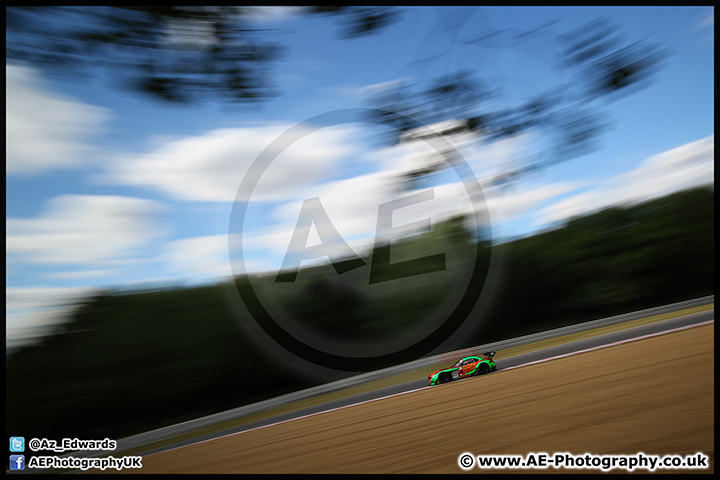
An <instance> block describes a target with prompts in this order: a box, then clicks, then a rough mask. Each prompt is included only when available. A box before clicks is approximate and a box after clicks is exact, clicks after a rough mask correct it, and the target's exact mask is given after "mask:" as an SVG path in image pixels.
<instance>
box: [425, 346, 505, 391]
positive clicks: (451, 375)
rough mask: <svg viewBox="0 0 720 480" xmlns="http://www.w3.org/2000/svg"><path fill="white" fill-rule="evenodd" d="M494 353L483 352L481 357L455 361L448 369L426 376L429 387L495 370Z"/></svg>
mask: <svg viewBox="0 0 720 480" xmlns="http://www.w3.org/2000/svg"><path fill="white" fill-rule="evenodd" d="M494 356H495V352H485V353H483V354H482V357H465V358H462V359H460V360H458V361H457V363H455V365H453V366H452V367H450V368H445V369H443V370H438V371H437V372H434V373H431V374H430V375H428V382H430V385H437V384H438V383H447V382H451V381H453V380H458V379H460V378H465V377H471V376H475V375H482V374H485V373H490V372H494V371H495V370H497V365H495V360H493V357H494Z"/></svg>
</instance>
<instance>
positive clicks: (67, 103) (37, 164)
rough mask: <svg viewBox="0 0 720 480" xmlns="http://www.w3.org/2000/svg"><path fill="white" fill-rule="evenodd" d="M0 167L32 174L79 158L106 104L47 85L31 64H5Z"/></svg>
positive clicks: (100, 123) (90, 149)
mask: <svg viewBox="0 0 720 480" xmlns="http://www.w3.org/2000/svg"><path fill="white" fill-rule="evenodd" d="M5 80H6V86H5V94H6V106H5V124H6V126H5V137H6V142H7V143H6V146H5V154H6V156H7V158H6V164H5V169H6V170H5V171H6V173H7V174H8V175H10V174H23V175H28V174H37V173H41V172H44V171H47V170H51V169H58V168H69V167H76V166H79V165H81V164H83V163H84V162H85V161H86V160H87V158H88V156H89V154H90V153H91V152H93V150H94V147H92V146H91V144H90V143H89V138H90V137H92V135H94V134H96V133H98V132H99V131H100V130H102V128H103V127H104V125H105V123H106V122H107V120H108V118H109V115H108V113H107V110H105V109H103V108H100V107H96V106H92V105H88V104H85V103H82V102H79V101H76V100H74V99H72V98H69V97H67V96H65V95H60V94H58V93H55V92H53V91H52V90H50V89H49V88H48V87H47V86H46V85H45V84H44V82H43V81H42V80H41V78H40V76H39V74H38V73H37V72H36V71H35V70H33V69H30V68H26V67H20V66H14V65H6V66H5Z"/></svg>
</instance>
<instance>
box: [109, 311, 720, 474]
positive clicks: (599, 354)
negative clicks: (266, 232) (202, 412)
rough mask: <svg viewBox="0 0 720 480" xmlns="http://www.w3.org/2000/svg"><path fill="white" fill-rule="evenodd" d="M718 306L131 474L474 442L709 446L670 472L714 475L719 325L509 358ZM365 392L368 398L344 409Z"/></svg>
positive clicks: (149, 458) (415, 453) (688, 449)
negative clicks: (698, 460)
mask: <svg viewBox="0 0 720 480" xmlns="http://www.w3.org/2000/svg"><path fill="white" fill-rule="evenodd" d="M713 316H714V312H712V311H711V312H705V313H702V314H696V315H690V316H686V317H681V318H680V319H674V320H673V321H666V322H659V323H657V324H652V325H647V326H644V327H638V328H636V329H631V330H625V331H622V332H616V333H613V334H609V335H604V336H602V337H595V338H593V339H588V340H583V341H580V342H574V343H573V344H568V345H563V346H560V347H554V348H553V349H546V350H543V351H539V352H533V353H530V354H525V355H521V356H517V357H512V358H509V359H507V360H505V361H503V360H502V359H498V368H499V370H498V371H497V372H495V373H492V374H490V375H486V376H482V377H474V378H471V379H467V380H462V381H459V382H453V383H450V384H446V385H442V386H436V387H429V388H423V387H425V386H426V385H427V380H426V379H420V380H418V381H417V382H409V383H407V384H402V385H398V386H395V387H389V388H387V389H383V390H379V391H376V392H371V393H368V394H363V395H360V396H356V397H351V398H349V399H344V400H342V401H337V402H331V403H329V404H324V405H321V406H316V407H311V408H308V409H305V410H301V411H298V412H293V413H291V414H287V415H283V416H280V417H274V418H272V419H269V420H265V421H263V422H258V423H257V424H250V425H245V426H243V427H238V428H237V429H234V430H232V431H225V432H222V433H221V434H215V435H213V437H218V435H223V436H222V437H221V438H215V439H214V440H209V439H207V438H197V439H194V440H193V441H191V442H186V443H191V445H186V446H182V447H181V448H179V447H180V445H175V446H173V447H172V448H173V449H172V450H169V451H163V452H156V453H155V454H152V453H153V452H146V453H145V454H143V455H144V458H143V468H142V469H141V470H134V471H130V470H123V471H122V472H123V473H130V472H135V473H460V472H462V470H461V469H460V468H459V467H458V465H457V459H458V456H459V454H460V453H462V452H466V451H467V452H471V453H473V454H475V455H479V454H521V455H525V454H527V453H529V452H548V453H555V452H570V453H572V454H575V455H581V454H584V453H593V454H598V455H602V454H610V453H614V454H635V453H638V452H643V453H645V454H657V455H663V454H681V455H686V454H694V453H697V452H702V453H704V454H706V455H708V456H709V457H710V469H709V470H674V472H676V473H685V472H702V473H710V472H712V471H713V470H714V367H713V361H714V346H713V338H714V325H704V326H699V327H696V328H690V329H687V330H683V331H678V332H675V333H671V334H667V335H661V336H656V337H652V338H646V339H643V340H638V341H633V342H629V343H622V344H619V345H616V346H612V347H608V348H602V349H596V350H592V351H587V352H586V353H582V354H580V355H574V356H568V357H564V358H558V359H555V360H552V361H549V362H545V363H540V364H536V365H529V366H526V367H524V368H515V369H514V368H513V367H516V366H519V365H524V364H527V363H531V362H536V361H540V360H543V359H548V358H551V357H557V356H562V355H567V354H569V353H571V352H577V351H581V350H582V351H584V350H588V349H595V348H597V347H599V346H601V345H606V344H613V343H618V342H623V341H626V340H628V339H631V338H637V337H638V336H647V335H653V334H657V333H658V332H660V331H663V330H668V329H675V328H683V327H685V326H689V325H692V324H695V323H698V322H703V321H707V320H710V319H712V318H713ZM428 373H430V372H428ZM418 388H419V390H418ZM402 392H406V393H404V394H400V393H402ZM388 395H391V396H390V397H388V398H381V399H379V400H376V401H369V400H371V399H373V398H379V397H387V396H388ZM360 402H364V403H361V404H359V405H355V406H352V407H349V408H342V407H345V406H347V405H351V404H357V403H360ZM320 412H325V413H320ZM291 419H294V420H292V421H290V420H291ZM241 431H244V433H242V434H237V433H238V432H241ZM198 442H201V443H198ZM164 450H167V449H164ZM471 471H474V472H476V473H479V472H481V470H477V469H475V470H471ZM504 471H505V472H507V473H510V472H513V473H517V472H518V471H517V470H515V471H513V470H504ZM534 471H535V472H545V473H551V472H553V471H555V470H552V469H550V470H534ZM640 471H641V472H642V471H643V470H640ZM573 472H593V473H599V471H598V470H595V471H592V470H574V471H573ZM636 472H637V470H636Z"/></svg>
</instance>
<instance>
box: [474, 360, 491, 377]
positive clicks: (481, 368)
mask: <svg viewBox="0 0 720 480" xmlns="http://www.w3.org/2000/svg"><path fill="white" fill-rule="evenodd" d="M475 371H476V372H477V374H478V375H484V374H486V373H488V372H489V371H490V366H489V365H488V364H487V363H481V364H480V365H478V368H477V369H476V370H475Z"/></svg>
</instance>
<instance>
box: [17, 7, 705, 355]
mask: <svg viewBox="0 0 720 480" xmlns="http://www.w3.org/2000/svg"><path fill="white" fill-rule="evenodd" d="M265 12H266V13H265V14H264V15H259V16H258V18H257V20H256V21H257V23H258V25H259V26H262V27H267V28H270V29H272V30H271V31H270V33H268V39H272V40H274V41H277V42H279V43H282V44H284V45H286V46H287V47H288V49H287V52H286V55H285V56H284V57H283V58H282V59H281V60H280V61H279V62H277V63H276V64H275V65H274V67H273V68H272V70H271V74H272V75H273V77H274V78H275V80H276V83H277V87H278V88H279V89H280V91H281V95H280V96H279V97H278V98H275V99H272V100H270V101H268V102H265V103H263V104H261V105H257V106H230V105H221V104H219V103H218V102H215V103H213V102H210V103H207V104H204V105H202V106H190V107H177V106H167V105H160V104H158V103H157V102H153V101H150V100H147V99H145V98H142V97H139V96H136V95H133V94H131V93H128V92H125V91H122V90H120V89H118V88H117V87H116V86H115V85H114V84H113V82H111V81H109V77H108V76H103V77H99V78H94V79H88V80H84V81H77V80H76V79H67V78H58V77H50V76H47V75H46V74H44V73H42V72H40V71H37V70H34V69H32V68H30V67H27V66H24V65H21V64H7V65H6V81H7V87H6V94H7V104H6V121H7V130H6V141H7V147H6V148H7V150H6V154H7V158H6V174H7V176H6V188H7V193H6V200H7V206H6V226H7V233H6V240H7V248H6V261H7V267H6V282H7V286H6V293H7V300H6V313H7V323H6V331H7V334H8V341H10V342H12V341H16V340H18V339H20V338H23V337H24V336H28V335H32V334H33V333H32V331H31V330H29V329H28V328H29V327H32V326H36V325H42V324H45V323H48V322H51V321H55V320H56V319H58V318H62V316H63V315H66V314H67V312H68V311H69V310H68V307H67V306H66V305H67V303H68V302H72V300H73V299H76V298H79V297H81V296H83V295H86V294H88V293H89V292H92V291H93V290H95V289H102V288H142V287H144V286H150V285H175V284H180V285H190V284H197V283H205V282H212V281H216V280H219V279H224V278H227V277H228V276H229V275H231V274H232V271H233V270H232V267H231V263H232V261H233V259H232V258H229V257H228V225H229V221H230V214H231V210H232V204H233V200H234V199H235V195H236V193H237V191H238V187H239V186H240V182H241V181H242V179H243V178H244V176H245V174H246V173H247V171H248V169H249V167H250V165H251V164H252V162H253V161H254V160H255V158H256V157H257V156H258V155H259V154H260V152H261V151H262V150H263V149H264V148H265V147H267V146H268V145H269V144H270V143H271V142H273V140H275V139H276V138H278V137H279V136H280V135H281V134H282V133H283V132H284V131H286V130H287V129H288V128H290V127H292V126H294V125H296V124H298V123H300V122H303V121H305V120H307V119H308V118H311V117H314V116H316V115H320V114H324V113H327V112H331V111H334V110H337V109H342V108H354V107H366V106H368V103H367V99H368V95H369V94H370V93H372V92H373V91H378V90H379V89H382V88H383V86H384V85H387V84H388V82H393V81H398V80H403V79H404V80H405V81H412V82H423V81H427V80H429V79H432V78H434V77H437V76H439V75H443V74H448V73H452V72H453V71H457V70H460V69H472V70H473V71H474V72H475V73H476V74H477V75H478V76H479V77H484V78H490V79H493V81H495V82H496V83H497V84H498V85H501V86H502V97H501V98H500V100H498V101H499V102H501V103H503V104H505V105H512V104H514V103H517V102H520V101H522V100H524V99H527V98H528V97H529V96H532V95H534V94H536V93H540V92H542V91H544V90H547V89H549V88H553V87H557V86H559V85H563V84H566V83H567V82H572V80H573V79H572V78H569V77H568V75H567V72H564V71H562V70H560V69H558V68H557V67H556V65H555V63H554V60H555V54H556V52H557V48H556V47H554V45H556V44H555V43H553V42H554V41H555V40H554V38H556V37H557V35H558V34H560V33H563V32H567V31H569V30H572V29H573V28H576V27H578V26H581V25H583V24H584V23H586V22H588V21H590V20H593V19H595V18H597V17H601V16H604V17H607V18H608V19H609V20H611V22H613V23H614V24H615V25H616V26H617V27H619V31H620V32H621V34H622V35H623V38H624V40H625V41H627V42H634V41H640V40H647V41H651V42H654V43H658V44H660V45H662V46H665V47H667V48H669V50H670V52H671V54H672V55H671V56H670V57H668V58H667V59H666V60H665V62H664V63H663V66H662V68H661V70H659V72H658V73H657V75H656V76H655V77H654V81H653V82H652V83H651V84H650V85H649V86H648V87H647V88H645V89H643V90H640V91H638V92H637V93H633V94H632V95H628V96H627V97H625V98H619V99H617V100H616V101H613V102H611V103H607V104H606V105H604V107H603V108H602V112H603V114H604V115H606V117H605V118H607V119H608V121H609V122H610V128H609V130H608V131H607V132H606V133H605V134H604V135H603V136H602V137H600V139H599V143H598V146H599V148H598V149H597V150H596V151H594V152H593V153H590V154H588V155H585V156H582V157H579V158H576V159H574V160H571V161H568V162H565V163H561V164H558V165H556V166H553V167H551V168H548V169H546V170H543V171H541V172H539V173H536V174H532V175H530V176H528V177H527V178H523V179H522V180H521V181H519V182H518V183H517V184H516V185H514V186H513V187H512V188H511V189H508V190H498V189H493V188H490V187H487V188H486V189H485V195H486V196H487V207H488V209H489V212H490V216H491V219H492V227H493V234H494V236H495V238H496V239H503V238H510V237H514V236H518V235H526V234H529V233H531V232H533V231H537V230H540V229H543V228H548V227H549V226H552V225H554V224H556V223H557V222H561V221H563V220H565V219H567V218H570V217H571V216H574V215H580V214H583V213H587V212H591V211H593V210H596V209H598V208H603V207H606V206H610V205H617V204H623V203H628V202H634V201H641V200H644V199H648V198H652V197H654V196H658V195H664V194H667V193H671V192H673V191H676V190H679V189H683V188H687V187H691V186H696V185H707V184H712V183H713V172H714V73H713V70H714V9H713V8H711V7H692V8H680V7H673V8H669V7H663V8H571V9H566V8H557V7H553V8H548V7H545V8H527V7H517V8H483V9H480V8H469V9H466V8H451V9H446V8H443V9H438V8H434V7H433V8H431V7H422V8H404V9H401V16H400V17H399V21H398V22H397V23H395V24H393V25H392V26H391V27H390V28H387V29H385V30H384V31H382V32H381V33H379V34H376V35H371V36H368V37H364V38H358V39H352V40H341V39H339V32H340V28H341V27H340V26H339V25H338V24H337V23H336V22H333V21H332V20H331V19H328V18H320V17H318V18H308V17H306V16H299V15H296V11H295V10H293V9H287V8H279V9H269V10H266V11H265ZM551 22H554V23H552V24H551ZM549 24H550V26H549V27H548V28H547V29H546V30H545V31H544V32H543V33H542V34H540V35H538V36H536V37H534V39H533V41H531V42H524V43H522V44H516V45H509V44H508V43H507V42H505V43H501V44H496V45H490V46H479V45H478V44H476V43H471V42H468V40H472V39H473V38H477V36H478V35H480V33H482V32H487V31H488V30H493V31H503V34H502V35H506V37H504V38H510V37H509V36H511V35H514V34H515V33H516V32H522V31H525V30H530V29H534V28H537V27H540V26H543V25H549ZM365 127H366V126H364V125H361V124H357V123H348V124H342V125H337V126H335V127H332V128H324V129H311V128H309V127H308V130H307V132H306V133H307V135H306V136H305V137H304V138H303V139H302V140H300V141H298V142H297V143H293V144H292V145H291V146H289V147H288V149H287V150H286V152H284V153H283V154H281V155H280V156H279V157H278V159H277V160H276V161H275V162H273V164H272V166H271V167H270V168H269V169H268V171H267V172H266V173H265V175H263V177H262V179H261V181H260V183H259V184H258V189H257V190H256V192H255V193H254V195H253V198H252V199H251V203H250V205H251V208H250V209H249V210H248V212H249V216H248V223H247V224H246V225H245V226H244V228H245V230H244V235H245V236H244V248H245V250H244V255H245V259H246V262H247V268H248V269H249V270H252V271H273V269H275V270H277V268H279V266H280V264H281V262H282V259H283V257H284V255H285V253H286V251H287V248H288V244H289V239H290V235H291V233H292V230H293V227H294V226H295V222H296V221H297V218H298V215H299V212H300V208H301V205H302V202H303V200H306V199H308V198H312V197H314V196H318V197H319V198H321V199H322V201H323V205H324V207H325V209H326V211H327V213H328V215H329V217H330V218H331V219H332V220H333V224H334V225H335V226H336V228H337V229H338V231H339V232H340V233H341V235H342V236H343V238H344V239H345V240H346V241H347V242H348V244H349V245H350V246H351V247H352V248H354V249H355V250H356V251H362V250H363V249H365V248H367V247H368V245H370V244H371V242H372V238H374V235H375V222H376V217H377V205H378V204H379V203H381V202H383V201H385V200H383V199H384V198H389V197H387V196H388V195H389V193H388V178H390V176H391V175H392V174H393V173H397V172H400V171H402V170H403V168H406V167H407V166H409V165H412V164H413V162H417V161H418V159H420V158H423V156H424V155H425V154H426V153H428V152H427V147H423V146H421V145H414V144H413V145H404V146H399V147H395V148H384V149H378V148H372V147H371V145H370V142H369V141H368V131H367V129H366V128H365ZM539 141H541V139H539V138H538V137H537V136H533V135H532V134H529V135H522V136H519V137H515V138H512V139H509V140H506V141H499V142H495V143H483V142H476V144H473V145H472V146H469V147H463V148H464V149H463V150H462V152H461V153H462V154H463V156H464V158H465V159H466V160H467V162H468V164H469V165H470V166H471V167H472V169H473V171H474V173H475V175H476V176H477V178H478V180H480V181H481V184H482V182H483V179H486V178H488V177H489V176H492V175H494V174H496V173H498V172H499V171H500V170H501V169H502V168H503V166H504V165H506V164H507V162H512V161H513V160H516V159H517V158H520V157H522V156H523V155H526V154H528V153H532V151H533V149H534V148H535V146H536V145H537V142H539ZM441 183H442V184H441V185H438V186H437V188H436V189H435V199H434V200H433V203H432V204H431V203H427V204H423V205H416V206H415V207H408V208H406V209H402V210H398V211H396V212H395V217H394V219H393V222H395V223H396V224H398V225H403V224H407V223H410V222H413V221H417V220H419V219H423V218H427V217H428V215H429V216H430V218H432V220H433V221H437V220H441V219H442V218H445V217H447V216H448V215H450V214H453V213H457V212H461V211H464V210H466V209H467V208H469V205H470V203H468V202H469V201H468V199H467V198H464V199H463V198H462V197H463V194H462V188H461V184H460V183H459V179H458V178H455V179H451V178H448V179H447V181H446V182H441ZM313 235H316V234H313V233H311V236H310V238H309V239H308V245H310V244H311V243H312V242H317V241H318V239H317V238H315V237H313Z"/></svg>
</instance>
